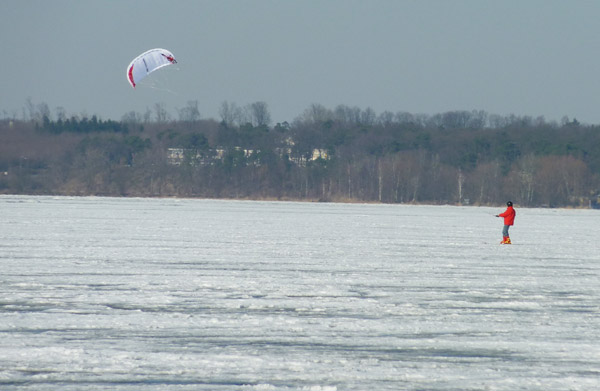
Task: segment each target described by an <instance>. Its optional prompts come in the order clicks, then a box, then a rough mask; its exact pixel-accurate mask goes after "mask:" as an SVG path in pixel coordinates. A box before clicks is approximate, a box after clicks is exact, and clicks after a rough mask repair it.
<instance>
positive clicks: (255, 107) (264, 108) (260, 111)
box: [248, 102, 271, 126]
mask: <svg viewBox="0 0 600 391" xmlns="http://www.w3.org/2000/svg"><path fill="white" fill-rule="evenodd" d="M248 108H249V111H250V114H251V118H252V124H253V125H254V126H269V124H270V123H271V114H270V113H269V107H268V105H267V103H266V102H254V103H251V104H250V105H249V106H248Z"/></svg>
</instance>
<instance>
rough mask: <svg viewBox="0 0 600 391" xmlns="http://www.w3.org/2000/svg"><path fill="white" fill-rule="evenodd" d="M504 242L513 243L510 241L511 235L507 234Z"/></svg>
mask: <svg viewBox="0 0 600 391" xmlns="http://www.w3.org/2000/svg"><path fill="white" fill-rule="evenodd" d="M504 244H512V242H511V241H510V237H508V236H507V237H506V238H505V239H504Z"/></svg>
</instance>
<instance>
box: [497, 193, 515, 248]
mask: <svg viewBox="0 0 600 391" xmlns="http://www.w3.org/2000/svg"><path fill="white" fill-rule="evenodd" d="M516 215H517V212H516V211H515V209H514V208H513V203H512V201H508V202H507V203H506V210H505V211H504V212H502V213H500V214H498V215H496V217H504V228H503V229H502V241H501V242H500V244H511V241H510V236H509V235H508V228H509V227H510V226H511V225H514V223H515V216H516Z"/></svg>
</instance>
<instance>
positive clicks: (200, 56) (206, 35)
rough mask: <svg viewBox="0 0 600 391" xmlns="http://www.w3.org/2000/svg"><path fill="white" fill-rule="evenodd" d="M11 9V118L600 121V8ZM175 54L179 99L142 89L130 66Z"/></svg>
mask: <svg viewBox="0 0 600 391" xmlns="http://www.w3.org/2000/svg"><path fill="white" fill-rule="evenodd" d="M0 15H1V16H2V22H1V23H0V49H1V52H2V53H3V55H4V60H3V61H2V66H1V71H0V117H3V116H6V115H7V113H8V115H9V116H12V115H14V114H15V113H17V116H18V117H21V113H22V108H23V107H24V106H25V102H26V100H27V99H28V98H31V100H32V101H33V102H34V103H42V102H45V103H47V104H48V105H49V107H50V109H51V111H52V112H53V114H54V112H55V109H56V107H59V106H61V107H64V109H65V110H66V111H67V113H68V114H80V113H87V114H88V115H92V114H96V115H99V116H100V117H101V118H103V119H109V118H110V119H117V120H118V119H121V117H122V115H123V114H125V113H127V112H129V111H132V110H134V111H138V112H140V113H141V112H144V111H145V110H146V108H147V107H150V108H152V107H153V106H154V104H155V103H158V102H160V103H162V104H164V106H165V107H166V109H167V110H169V112H170V113H171V115H172V116H173V117H174V118H177V112H176V110H177V109H178V108H183V107H185V106H186V104H187V102H188V101H196V100H197V101H198V104H199V109H200V112H201V115H202V117H203V118H207V117H212V118H215V119H219V116H218V110H219V107H220V106H221V103H222V102H223V101H225V100H227V101H229V102H233V103H236V104H237V105H238V106H245V105H246V104H249V103H252V102H256V101H265V102H267V104H268V105H269V109H270V112H271V115H272V119H273V121H274V122H280V121H284V120H287V121H291V120H293V119H294V118H295V117H297V116H298V115H300V114H301V113H302V112H303V111H304V110H305V109H306V108H307V107H308V106H309V105H310V104H312V103H319V104H322V105H324V106H326V107H328V108H332V109H333V108H335V106H337V105H339V104H345V105H349V106H358V107H360V108H361V109H366V108H367V107H370V108H372V109H373V110H375V111H376V112H377V113H381V112H383V111H385V110H388V111H392V112H397V111H407V112H411V113H425V114H435V113H440V112H445V111H450V110H474V109H477V110H485V111H488V112H490V113H494V114H501V115H506V114H517V115H531V116H533V117H537V116H539V115H543V116H545V117H546V119H548V120H560V119H561V118H562V117H563V116H564V115H567V116H569V117H570V118H574V117H575V118H577V119H578V120H580V121H581V122H584V123H594V124H598V123H600V81H599V80H600V22H599V21H600V1H595V0H590V1H583V0H581V1H577V0H575V1H567V0H491V1H486V0H439V1H434V0H430V1H428V0H416V1H408V0H368V1H367V0H360V1H359V0H287V1H286V0H278V1H276V0H252V1H249V0H246V1H243V0H237V1H234V0H205V1H198V0H196V1H192V0H189V1H183V0H179V1H175V0H169V1H157V0H115V1H110V0H85V1H80V0H72V1H66V0H2V1H0ZM161 47H162V48H165V49H169V50H170V51H172V52H173V53H174V54H175V57H176V58H177V60H178V62H179V64H178V69H176V70H168V71H165V72H164V73H163V74H161V75H160V77H158V78H157V80H156V82H157V83H159V82H160V83H159V84H158V86H159V87H161V88H168V89H169V90H170V91H168V92H167V91H163V90H157V89H152V88H149V87H148V86H141V87H140V88H137V89H136V90H134V89H132V88H131V86H130V85H129V83H128V82H127V79H126V77H125V74H126V72H125V70H126V67H127V65H128V64H129V62H130V61H131V60H132V59H133V58H134V57H135V56H137V55H138V54H140V53H142V52H143V51H146V50H148V49H152V48H161ZM157 73H158V72H155V75H156V74H157ZM150 77H153V76H150Z"/></svg>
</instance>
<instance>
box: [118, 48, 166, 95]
mask: <svg viewBox="0 0 600 391" xmlns="http://www.w3.org/2000/svg"><path fill="white" fill-rule="evenodd" d="M171 64H177V61H175V57H174V56H173V53H171V52H170V51H168V50H165V49H151V50H148V51H147V52H144V53H142V54H140V55H139V56H137V57H136V58H134V59H133V61H131V63H130V64H129V66H128V67H127V80H128V81H129V84H131V86H132V87H133V88H135V85H136V84H137V83H139V81H140V80H142V79H143V78H144V77H146V76H148V75H149V74H150V73H152V72H154V71H155V70H157V69H160V68H162V67H166V66H167V65H171Z"/></svg>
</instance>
